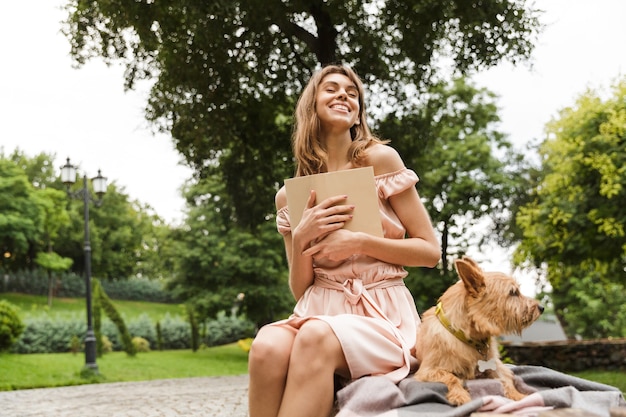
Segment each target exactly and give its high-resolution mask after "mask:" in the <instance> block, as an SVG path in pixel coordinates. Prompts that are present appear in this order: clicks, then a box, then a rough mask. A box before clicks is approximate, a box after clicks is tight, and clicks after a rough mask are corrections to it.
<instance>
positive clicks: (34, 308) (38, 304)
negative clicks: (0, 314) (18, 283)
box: [0, 293, 185, 322]
mask: <svg viewBox="0 0 626 417" xmlns="http://www.w3.org/2000/svg"><path fill="white" fill-rule="evenodd" d="M0 300H7V301H8V302H10V303H12V304H14V305H16V306H17V307H19V309H20V315H21V316H22V318H23V319H28V318H31V317H38V316H41V315H50V316H53V317H73V316H76V315H82V316H85V315H86V313H85V299H83V298H54V299H53V300H52V307H51V308H48V298H47V297H46V296H43V295H29V294H18V293H1V294H0ZM113 304H114V305H115V307H116V308H117V310H118V311H119V313H120V314H121V315H122V317H124V319H126V320H130V319H133V318H136V317H139V316H141V315H142V314H147V315H148V317H150V319H151V320H152V321H153V322H157V321H159V320H162V319H163V317H165V315H167V314H169V315H170V316H182V315H184V314H185V313H184V310H183V307H182V305H180V304H164V303H150V302H146V301H125V300H124V301H121V300H113Z"/></svg>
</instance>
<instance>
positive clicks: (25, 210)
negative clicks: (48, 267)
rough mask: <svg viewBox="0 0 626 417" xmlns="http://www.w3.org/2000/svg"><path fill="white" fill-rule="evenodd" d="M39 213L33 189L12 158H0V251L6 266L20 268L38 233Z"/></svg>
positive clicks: (39, 229)
mask: <svg viewBox="0 0 626 417" xmlns="http://www.w3.org/2000/svg"><path fill="white" fill-rule="evenodd" d="M41 222H42V213H41V210H40V207H39V205H38V204H37V200H36V198H35V189H34V188H33V186H32V185H31V184H30V183H29V182H28V177H27V176H26V174H25V173H24V171H23V170H21V169H20V168H19V167H17V166H16V165H15V164H14V163H13V162H12V161H10V160H8V159H6V158H4V157H0V250H1V251H2V259H3V261H2V266H3V268H6V269H17V268H18V267H24V265H25V264H26V263H27V262H28V261H27V256H28V255H29V254H31V256H32V257H33V258H34V254H32V253H31V252H30V249H31V247H32V245H33V243H34V242H36V241H37V240H38V239H39V238H40V236H41V225H42V223H41Z"/></svg>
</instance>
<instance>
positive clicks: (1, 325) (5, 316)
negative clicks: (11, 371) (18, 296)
mask: <svg viewBox="0 0 626 417" xmlns="http://www.w3.org/2000/svg"><path fill="white" fill-rule="evenodd" d="M23 331H24V323H23V322H22V319H20V316H19V313H18V310H17V307H16V306H14V305H13V304H11V303H9V302H8V301H6V300H0V352H2V351H5V350H8V349H9V348H10V347H11V346H12V345H13V343H15V341H16V340H17V339H18V338H19V337H20V335H21V334H22V332H23Z"/></svg>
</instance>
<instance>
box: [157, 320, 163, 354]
mask: <svg viewBox="0 0 626 417" xmlns="http://www.w3.org/2000/svg"><path fill="white" fill-rule="evenodd" d="M156 338H157V349H158V350H163V332H162V331H161V322H160V321H157V322H156Z"/></svg>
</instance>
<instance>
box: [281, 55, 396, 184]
mask: <svg viewBox="0 0 626 417" xmlns="http://www.w3.org/2000/svg"><path fill="white" fill-rule="evenodd" d="M328 74H343V75H345V76H346V77H348V78H349V79H350V80H351V81H352V82H353V83H354V84H355V85H356V87H357V90H358V93H359V117H358V120H359V121H360V123H359V124H356V125H354V126H352V127H351V128H350V136H351V137H352V144H351V146H350V149H349V150H348V157H349V159H350V161H351V162H352V163H353V164H354V165H355V166H360V165H361V162H362V159H363V157H364V156H365V150H366V149H367V148H368V147H369V146H371V145H373V144H375V143H387V142H388V141H384V140H381V139H379V138H377V137H376V136H374V135H373V134H372V132H371V131H370V128H369V126H368V125H367V116H366V113H365V102H364V99H363V83H362V82H361V79H360V78H359V76H358V75H357V74H356V72H354V70H352V69H351V68H350V67H347V66H345V65H329V66H326V67H324V68H322V69H321V70H318V71H316V72H315V73H314V74H313V75H312V76H311V79H310V80H309V82H308V84H307V86H306V87H305V88H304V90H303V91H302V94H301V95H300V98H299V99H298V104H297V106H296V111H295V123H294V129H293V134H292V137H291V140H292V147H293V153H294V156H295V158H296V173H295V175H296V176H297V177H300V176H303V175H311V174H318V173H320V172H326V170H327V168H326V163H327V160H328V155H327V153H326V149H324V146H323V144H322V142H321V140H320V137H319V134H320V120H319V118H318V117H317V111H316V108H315V99H316V97H317V91H318V87H319V85H320V83H321V82H322V80H323V79H324V77H326V76H327V75H328Z"/></svg>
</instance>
